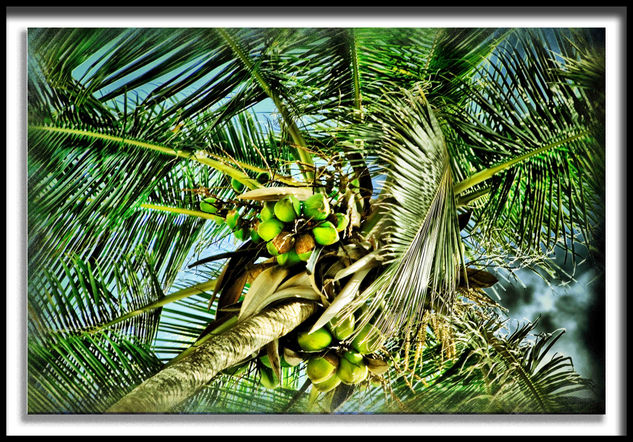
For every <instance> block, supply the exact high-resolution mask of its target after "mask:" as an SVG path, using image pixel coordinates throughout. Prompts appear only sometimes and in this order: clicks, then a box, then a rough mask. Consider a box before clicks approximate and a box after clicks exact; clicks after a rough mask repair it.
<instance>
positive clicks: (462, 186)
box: [453, 131, 589, 195]
mask: <svg viewBox="0 0 633 442" xmlns="http://www.w3.org/2000/svg"><path fill="white" fill-rule="evenodd" d="M588 134H589V131H582V132H581V133H579V134H577V135H574V136H571V137H567V138H565V139H564V140H561V141H558V142H556V143H551V144H547V145H545V146H542V147H539V148H538V149H534V150H532V151H530V152H527V153H524V154H523V155H519V156H518V157H515V158H512V159H510V160H508V161H506V162H505V163H501V164H498V165H496V166H493V167H490V168H488V169H485V170H482V171H480V172H477V173H475V174H474V175H472V176H470V177H469V178H466V179H465V180H463V181H460V182H459V183H457V184H455V187H454V188H453V192H454V193H455V195H459V194H460V193H463V192H465V191H466V190H468V189H470V188H472V187H473V186H476V185H477V184H479V183H481V182H483V181H486V180H488V179H490V178H492V177H493V176H494V175H496V174H498V173H500V172H503V171H504V170H507V169H510V168H511V167H513V166H514V165H516V164H517V163H521V162H523V161H525V160H527V159H529V158H532V157H534V156H536V155H539V154H541V153H543V152H547V151H548V150H551V149H554V148H556V147H558V146H561V145H563V144H565V143H570V142H572V141H575V140H577V139H579V138H583V137H585V136H587V135H588Z"/></svg>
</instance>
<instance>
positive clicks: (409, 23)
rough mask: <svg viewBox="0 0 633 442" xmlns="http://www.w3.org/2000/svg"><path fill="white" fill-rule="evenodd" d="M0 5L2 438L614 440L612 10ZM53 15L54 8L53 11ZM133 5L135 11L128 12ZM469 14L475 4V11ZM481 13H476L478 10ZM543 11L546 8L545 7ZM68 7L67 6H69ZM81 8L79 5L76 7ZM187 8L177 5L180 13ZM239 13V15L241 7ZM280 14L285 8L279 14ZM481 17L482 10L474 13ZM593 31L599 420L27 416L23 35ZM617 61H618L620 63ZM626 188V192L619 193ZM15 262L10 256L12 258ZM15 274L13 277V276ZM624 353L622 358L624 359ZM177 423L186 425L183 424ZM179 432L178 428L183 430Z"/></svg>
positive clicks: (617, 23)
mask: <svg viewBox="0 0 633 442" xmlns="http://www.w3.org/2000/svg"><path fill="white" fill-rule="evenodd" d="M10 9H11V8H8V9H7V16H6V35H7V40H6V41H7V46H6V48H7V52H6V55H7V89H6V91H7V101H6V103H7V104H6V106H7V107H6V110H7V112H6V115H7V131H6V136H7V145H6V146H7V148H6V151H7V154H6V159H7V162H6V172H7V182H6V196H7V198H6V213H7V224H6V225H7V227H6V228H7V230H6V239H7V250H6V258H7V259H6V262H7V264H6V270H7V272H6V306H7V314H6V355H7V377H6V410H7V411H6V432H7V433H6V434H7V435H86V434H88V435H90V434H98V435H145V434H148V435H183V434H184V435H221V434H228V435H251V434H253V435H258V434H266V435H268V434H270V435H275V434H282V435H286V434H288V435H292V434H297V435H301V434H324V435H325V434H332V435H348V434H370V435H394V436H398V435H417V434H424V435H448V434H450V435H473V434H477V435H479V434H486V435H617V434H620V431H622V427H623V419H624V416H623V410H621V407H622V405H623V400H622V397H621V396H622V395H623V394H625V391H626V385H620V384H619V382H620V380H621V379H623V377H622V368H623V364H624V362H625V357H626V356H625V355H624V354H622V352H621V350H622V349H623V348H625V347H623V346H622V345H621V342H622V340H624V339H626V333H625V332H624V330H625V324H623V323H622V321H621V318H622V315H621V312H622V311H623V308H625V304H624V302H623V301H624V299H623V296H624V294H625V293H624V290H625V287H621V286H620V283H621V279H620V276H621V275H622V263H621V261H622V260H621V256H623V255H621V252H620V247H621V246H622V244H623V241H622V238H621V237H620V232H623V231H622V224H621V223H622V216H623V214H624V213H625V212H622V207H620V202H621V201H622V200H621V194H622V192H623V188H624V189H626V186H625V185H624V184H625V182H624V181H623V179H624V177H623V176H622V174H621V168H620V164H621V161H622V160H623V151H624V140H621V139H620V136H621V134H622V127H623V126H622V124H623V121H624V119H623V118H625V115H623V112H622V111H621V110H624V111H625V110H626V108H625V106H623V104H624V103H623V101H622V100H623V97H625V96H626V93H625V91H621V90H619V88H620V86H621V85H624V86H625V83H623V78H622V71H623V67H625V66H626V60H622V59H621V54H622V52H621V49H622V44H623V42H622V41H621V40H620V37H621V36H622V35H623V29H624V28H623V26H624V24H623V22H622V19H621V17H619V16H618V15H617V14H614V15H608V14H606V13H603V14H604V15H603V16H601V15H600V10H599V8H598V9H597V11H596V12H597V13H596V15H595V16H577V17H575V16H574V9H572V8H570V11H569V14H565V16H559V15H553V16H548V15H547V12H546V11H543V10H539V9H534V11H535V12H534V14H533V15H529V14H523V13H521V14H517V15H511V14H510V15H496V16H494V15H493V16H487V17H486V16H483V14H482V16H477V14H472V15H470V14H468V13H462V14H459V13H457V14H454V13H446V15H444V16H441V15H440V16H438V15H437V14H436V13H433V15H432V16H430V17H429V16H427V17H423V16H422V13H421V12H417V13H416V14H409V13H406V15H403V16H399V17H398V16H393V11H397V8H395V9H393V10H392V11H391V14H384V16H381V15H379V14H374V15H368V16H364V15H363V10H362V8H361V9H360V14H358V15H357V16H351V15H348V14H344V15H340V16H339V15H337V14H336V9H333V10H331V11H330V10H327V9H326V10H324V12H323V13H322V14H317V15H315V14H306V15H302V14H295V15H281V16H279V17H271V16H264V17H257V16H248V15H242V14H239V13H234V15H232V16H226V15H223V16H221V17H217V16H216V17H213V15H212V11H211V12H209V13H206V14H205V13H200V12H198V11H196V12H195V13H192V14H191V15H182V14H183V10H182V9H180V10H178V9H176V11H178V12H177V13H176V14H178V15H176V14H174V15H171V16H170V15H169V14H168V13H166V14H164V15H163V16H151V15H150V14H151V12H152V9H151V8H148V15H147V16H145V17H142V16H138V15H136V14H133V15H129V16H126V15H125V8H123V9H122V10H120V11H119V10H115V11H116V12H114V13H112V14H111V15H108V14H105V15H104V14H94V15H89V14H88V15H75V14H72V15H69V16H55V15H37V14H32V15H31V16H28V17H27V16H26V15H20V14H17V15H14V16H12V15H11V10H10ZM59 9H62V8H59ZM135 9H136V8H135ZM475 9H476V8H475ZM482 9H483V8H482ZM545 9H546V8H545ZM69 10H70V11H72V9H69ZM84 10H85V9H84ZM184 11H185V12H186V8H184ZM246 11H248V10H247V9H246ZM280 11H284V10H283V9H280ZM493 11H494V10H493ZM479 13H481V12H479ZM272 26H276V27H361V26H362V27H601V28H606V50H607V53H606V63H607V70H606V72H607V79H606V94H607V110H606V111H607V118H606V121H607V128H606V129H607V183H606V185H607V188H606V199H607V201H606V204H607V213H606V223H607V225H606V235H607V238H606V250H607V259H606V268H607V279H606V295H607V296H606V303H607V304H606V318H607V320H606V327H607V329H606V338H607V339H606V364H607V366H606V373H605V378H606V414H605V415H604V416H584V417H583V416H546V417H542V416H530V415H521V416H503V417H495V416H459V415H458V416H424V415H413V416H408V415H399V416H373V415H372V416H324V417H321V416H311V415H306V416H271V415H263V416H238V415H234V416H207V415H205V416H171V415H160V416H101V415H95V416H57V415H53V416H26V411H25V405H24V404H23V399H22V398H23V396H24V393H23V391H24V390H25V382H26V381H25V374H24V373H23V369H24V367H25V363H24V361H25V357H26V356H25V349H24V348H23V346H24V344H25V343H24V339H23V336H24V335H25V328H26V326H25V324H24V323H23V321H24V318H25V304H26V302H25V299H23V294H25V293H26V274H25V273H26V270H25V269H26V264H25V262H26V253H25V248H26V245H25V243H26V241H25V239H26V227H25V222H26V202H25V201H26V182H25V179H26V163H25V158H26V153H25V151H24V150H25V141H24V139H23V138H24V136H25V124H26V122H25V111H24V109H25V103H24V100H25V92H24V90H25V88H26V67H25V66H26V54H25V47H26V42H25V41H26V37H25V36H26V29H27V28H29V27H272ZM622 63H624V64H622ZM624 192H625V190H624ZM18 257H19V258H18ZM16 275H20V276H19V277H16ZM623 357H624V358H623ZM183 425H186V427H184V426H183ZM183 430H184V431H183Z"/></svg>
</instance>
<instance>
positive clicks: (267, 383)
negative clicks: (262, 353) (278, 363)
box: [259, 367, 281, 390]
mask: <svg viewBox="0 0 633 442" xmlns="http://www.w3.org/2000/svg"><path fill="white" fill-rule="evenodd" d="M259 373H260V375H261V378H260V381H261V383H262V385H263V386H264V387H266V388H269V389H271V390H272V389H275V388H277V387H278V386H279V385H280V384H281V383H280V382H279V378H278V377H277V375H276V374H275V372H274V371H273V370H272V369H270V368H268V367H260V368H259Z"/></svg>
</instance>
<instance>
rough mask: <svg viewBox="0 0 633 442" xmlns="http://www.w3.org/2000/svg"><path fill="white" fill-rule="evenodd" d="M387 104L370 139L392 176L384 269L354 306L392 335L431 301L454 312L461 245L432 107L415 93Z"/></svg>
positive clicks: (385, 224) (444, 152) (449, 178)
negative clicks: (363, 307) (375, 132)
mask: <svg viewBox="0 0 633 442" xmlns="http://www.w3.org/2000/svg"><path fill="white" fill-rule="evenodd" d="M386 102H387V103H388V104H389V105H388V106H386V107H385V109H384V112H382V113H381V117H380V119H379V120H378V119H377V121H375V123H374V125H375V127H376V130H377V131H379V133H378V134H373V135H371V136H372V137H375V138H374V139H371V140H370V142H372V143H379V145H380V147H381V148H382V151H380V158H381V159H382V161H383V164H384V167H383V173H384V174H385V175H386V176H387V179H386V182H385V184H384V186H383V189H382V192H383V196H384V198H385V199H384V200H383V202H382V203H380V206H381V207H382V208H383V210H384V217H383V221H382V224H381V228H380V229H379V230H381V238H380V240H381V241H383V245H382V246H381V247H383V248H382V250H383V252H384V254H385V261H386V265H387V267H386V269H385V271H384V272H383V273H382V274H381V276H380V277H378V279H377V280H376V281H375V282H374V283H372V284H371V285H370V286H369V287H368V288H367V289H366V290H365V291H364V292H363V294H362V295H361V296H360V298H359V299H358V301H357V302H355V303H354V304H353V305H354V306H355V307H358V305H359V304H365V303H367V304H368V307H367V311H366V312H365V314H364V315H363V316H364V318H363V319H362V320H361V322H366V321H367V320H369V318H371V317H372V316H374V315H375V316H376V318H375V319H374V321H373V322H374V323H375V324H376V325H377V326H378V327H379V328H381V329H382V331H383V332H384V333H386V334H387V335H390V334H392V333H393V332H394V331H396V330H400V331H402V330H405V329H407V328H408V327H410V326H411V324H413V323H415V322H417V320H418V319H419V318H420V317H421V314H422V313H423V310H424V308H425V303H426V301H430V303H431V304H434V305H436V307H437V308H441V309H447V310H446V311H449V310H450V308H451V307H450V306H451V300H452V296H453V293H454V290H455V285H456V282H457V280H458V274H457V268H458V266H459V261H460V259H461V258H460V256H461V243H460V239H459V227H458V223H457V211H456V209H455V206H454V199H453V193H452V189H453V182H452V175H451V171H450V168H449V157H448V152H447V149H446V146H445V143H444V137H443V135H442V131H441V130H440V127H439V124H438V121H437V120H436V118H435V116H434V114H433V111H432V109H431V108H430V105H429V104H428V103H427V102H426V100H425V98H424V96H423V95H415V92H409V93H403V96H402V98H400V100H396V99H394V98H386ZM376 118H377V117H376ZM366 139H369V137H367V138H366ZM427 295H428V296H429V300H427V299H426V296H427Z"/></svg>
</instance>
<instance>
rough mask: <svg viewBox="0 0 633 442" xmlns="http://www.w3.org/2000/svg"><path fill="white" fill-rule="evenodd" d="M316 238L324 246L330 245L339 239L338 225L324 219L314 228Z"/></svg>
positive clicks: (313, 232)
mask: <svg viewBox="0 0 633 442" xmlns="http://www.w3.org/2000/svg"><path fill="white" fill-rule="evenodd" d="M312 235H313V236H314V240H315V241H316V242H317V243H319V244H321V245H322V246H329V245H331V244H334V243H335V242H337V241H338V240H339V237H338V232H337V231H336V227H335V226H334V224H332V223H331V222H329V221H323V222H322V223H320V224H319V225H317V226H316V227H315V228H313V229H312Z"/></svg>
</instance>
